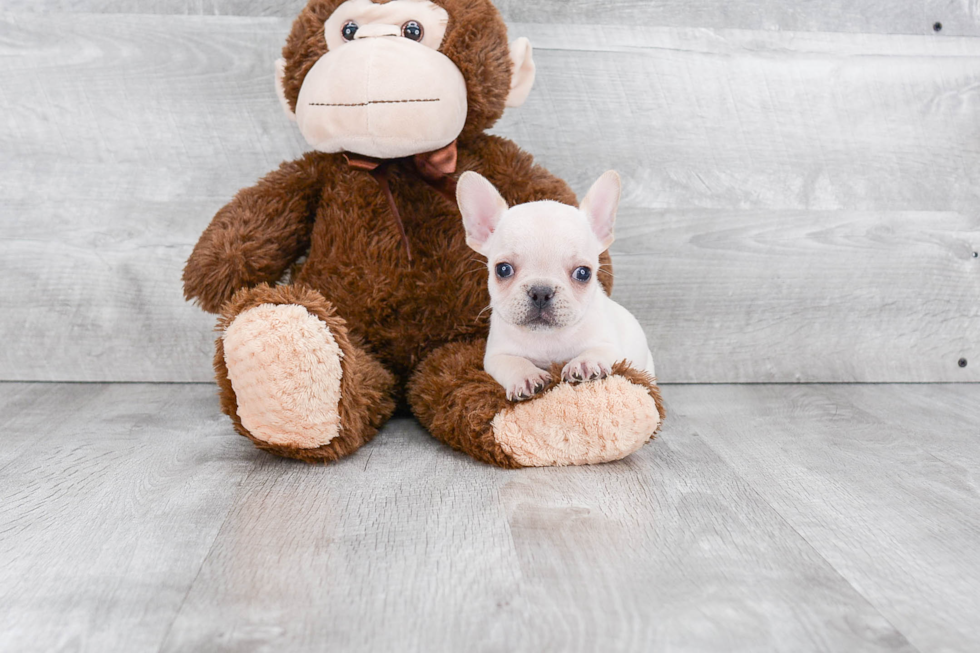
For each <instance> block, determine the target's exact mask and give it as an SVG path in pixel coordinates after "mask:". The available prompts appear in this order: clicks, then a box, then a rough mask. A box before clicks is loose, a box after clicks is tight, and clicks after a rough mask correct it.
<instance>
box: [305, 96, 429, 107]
mask: <svg viewBox="0 0 980 653" xmlns="http://www.w3.org/2000/svg"><path fill="white" fill-rule="evenodd" d="M438 101H439V98H437V97H434V98H418V99H414V100H368V101H367V102H350V103H345V102H310V106H311V107H366V106H368V105H369V104H407V103H409V102H438Z"/></svg>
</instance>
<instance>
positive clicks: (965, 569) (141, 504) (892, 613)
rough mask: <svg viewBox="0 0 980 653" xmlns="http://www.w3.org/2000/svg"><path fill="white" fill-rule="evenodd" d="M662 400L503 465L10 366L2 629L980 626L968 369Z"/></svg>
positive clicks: (198, 639) (529, 646) (772, 638)
mask: <svg viewBox="0 0 980 653" xmlns="http://www.w3.org/2000/svg"><path fill="white" fill-rule="evenodd" d="M665 398H666V401H667V404H668V407H669V411H670V412H669V414H670V417H669V419H668V421H667V423H666V425H665V429H664V431H663V433H662V435H661V437H660V438H658V440H657V441H655V442H654V443H652V444H650V445H648V446H647V447H644V448H643V449H642V450H640V452H638V453H637V454H634V455H633V456H631V457H630V458H628V459H626V460H624V461H620V462H618V463H612V464H607V465H598V466H593V467H585V468H563V469H555V468H552V469H528V470H516V471H514V470H510V471H509V470H499V469H496V468H491V467H488V466H485V465H481V464H479V463H476V462H474V461H472V460H470V459H468V458H466V457H465V456H463V455H461V454H458V453H455V452H452V451H450V450H449V449H448V448H446V447H444V446H443V445H441V444H439V443H437V442H436V441H435V440H433V439H432V438H431V437H429V436H428V435H427V434H425V433H424V432H423V431H422V430H421V429H420V428H419V427H418V425H417V424H416V423H415V422H414V421H411V420H405V419H398V420H395V421H394V422H392V423H391V424H389V425H388V426H387V427H386V428H385V429H384V430H383V431H382V433H380V434H379V436H378V437H377V438H376V439H375V440H374V441H372V442H371V443H369V444H368V445H366V446H365V447H364V448H363V449H361V450H360V451H359V452H357V453H356V454H354V455H353V456H351V457H349V458H347V459H345V460H342V461H340V462H338V463H336V464H331V465H329V466H309V465H304V464H300V463H295V462H291V461H285V460H282V459H277V458H274V457H272V456H268V455H266V454H263V453H261V452H258V451H256V450H254V449H253V448H252V447H251V445H249V443H248V442H247V441H246V440H245V439H244V438H241V437H240V436H237V435H236V434H234V433H233V431H232V430H231V428H230V426H229V425H228V423H227V420H226V419H224V417H223V416H221V415H220V413H219V412H218V410H217V407H216V406H215V404H214V401H213V389H212V388H211V387H210V385H141V384H111V385H102V384H83V385H79V384H0V410H2V411H3V412H2V413H0V429H2V441H3V443H4V445H3V447H0V454H6V453H7V452H8V451H9V450H10V449H9V448H8V447H9V446H10V444H11V443H13V444H14V445H15V446H17V447H19V446H21V445H27V446H28V447H29V449H21V450H20V451H19V453H16V455H13V456H10V457H7V458H6V459H5V460H6V462H3V461H0V555H2V556H3V560H4V565H2V566H0V603H2V605H3V606H4V610H3V611H0V649H2V650H5V651H7V650H10V651H14V650H16V651H35V650H36V651H47V650H55V649H65V648H70V649H72V650H80V651H86V650H91V651H117V650H118V651H144V650H145V651H157V650H165V651H183V650H209V651H210V650H220V651H240V650H290V651H306V650H309V651H322V650H350V651H367V650H388V649H398V650H404V651H458V650H460V649H462V648H474V647H475V648H476V649H478V650H488V651H490V650H508V651H518V652H522V651H544V650H562V651H572V652H575V651H593V650H623V651H627V650H642V651H674V650H699V651H725V652H731V651H757V650H787V651H802V652H806V651H845V650H846V651H908V652H913V651H917V650H918V651H925V650H930V651H931V650H946V651H971V650H973V649H974V648H975V645H976V643H977V642H978V641H980V631H978V626H977V624H976V620H975V618H974V615H975V614H976V612H977V609H978V608H980V605H978V603H977V597H976V593H975V592H974V591H973V590H974V588H975V587H976V585H977V583H978V582H980V550H978V548H977V547H978V546H980V545H978V544H977V543H978V542H980V537H978V535H980V518H978V515H980V494H978V491H977V487H978V485H977V480H978V479H977V474H976V471H975V470H976V469H977V457H978V456H980V444H978V440H977V438H976V420H975V417H974V412H975V407H976V405H977V404H978V401H980V385H978V384H972V385H971V384H964V385H959V386H946V385H932V386H926V385H841V386H828V385H795V386H793V385H775V386H772V385H739V386H730V385H718V386H697V385H689V386H667V387H666V388H665ZM42 414H46V415H47V417H48V419H47V420H46V421H43V420H41V419H40V415H42Z"/></svg>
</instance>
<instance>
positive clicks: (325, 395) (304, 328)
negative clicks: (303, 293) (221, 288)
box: [223, 304, 343, 449]
mask: <svg viewBox="0 0 980 653" xmlns="http://www.w3.org/2000/svg"><path fill="white" fill-rule="evenodd" d="M223 340H224V351H225V363H226V364H227V366H228V378H229V379H230V380H231V385H232V387H233V388H234V390H235V395H236V397H237V400H238V417H239V418H240V419H241V420H242V425H243V426H244V427H245V428H246V429H248V431H249V433H251V434H252V435H253V436H254V437H255V438H258V439H260V440H264V441H266V442H269V443H271V444H277V445H285V446H292V447H298V448H302V449H313V448H315V447H319V446H322V445H324V444H327V443H329V442H330V441H331V440H333V439H334V438H335V437H337V434H338V432H339V430H340V414H339V412H338V405H339V403H340V379H341V374H342V372H341V367H340V360H341V358H342V357H343V353H342V352H341V351H340V347H339V346H338V345H337V342H336V340H334V337H333V334H331V333H330V329H329V328H328V327H327V325H326V324H324V323H323V322H322V321H320V320H319V319H317V318H316V317H315V316H313V315H311V314H310V313H309V312H308V311H307V310H306V309H305V308H303V307H302V306H299V305H297V304H262V305H261V306H256V307H254V308H250V309H248V310H247V311H243V312H242V313H241V314H239V315H238V316H237V317H236V318H235V319H234V321H233V322H232V323H231V324H230V325H229V326H228V328H227V329H226V330H225V333H224V336H223Z"/></svg>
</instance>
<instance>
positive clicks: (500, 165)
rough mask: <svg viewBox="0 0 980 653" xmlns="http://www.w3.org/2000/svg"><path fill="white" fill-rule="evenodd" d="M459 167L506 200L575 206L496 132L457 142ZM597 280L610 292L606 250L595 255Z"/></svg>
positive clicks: (568, 193) (564, 187)
mask: <svg viewBox="0 0 980 653" xmlns="http://www.w3.org/2000/svg"><path fill="white" fill-rule="evenodd" d="M459 164H460V165H459V171H460V172H464V171H466V170H474V171H476V172H479V173H480V174H481V175H483V176H484V177H486V178H487V179H489V180H490V183H492V184H493V185H494V186H495V187H496V188H497V190H498V191H500V194H501V195H502V196H503V198H504V199H505V200H507V204H508V205H510V206H514V205H515V204H524V203H526V202H537V201H539V200H554V201H556V202H561V203H562V204H570V205H572V206H578V200H577V199H576V198H575V193H573V192H572V189H571V188H569V186H568V184H567V183H565V181H564V180H563V179H560V178H558V177H556V176H554V175H553V174H551V173H550V172H548V170H547V169H546V168H545V167H544V166H541V165H537V164H535V163H534V157H532V156H531V155H530V154H528V153H527V152H525V151H524V150H522V149H521V148H519V147H518V146H517V145H516V144H515V143H514V142H513V141H510V140H507V139H506V138H500V137H499V136H491V135H487V134H480V135H478V136H476V137H474V138H473V139H472V140H470V141H468V142H467V143H465V144H461V145H460V158H459ZM599 265H600V268H599V273H598V278H599V282H600V283H601V284H602V287H603V288H605V290H606V294H612V287H613V270H612V259H611V258H610V257H609V252H608V251H606V252H603V253H602V254H601V255H600V256H599Z"/></svg>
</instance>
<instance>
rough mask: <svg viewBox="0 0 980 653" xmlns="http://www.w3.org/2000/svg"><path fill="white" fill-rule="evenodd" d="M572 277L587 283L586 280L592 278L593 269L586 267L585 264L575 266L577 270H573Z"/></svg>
mask: <svg viewBox="0 0 980 653" xmlns="http://www.w3.org/2000/svg"><path fill="white" fill-rule="evenodd" d="M572 278H573V279H575V280H576V281H581V282H582V283H585V282H586V281H588V280H589V279H591V278H592V270H590V269H589V268H587V267H585V266H584V265H582V266H579V267H577V268H575V270H574V271H573V272H572Z"/></svg>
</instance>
